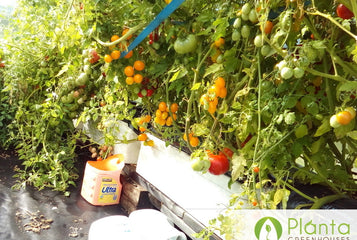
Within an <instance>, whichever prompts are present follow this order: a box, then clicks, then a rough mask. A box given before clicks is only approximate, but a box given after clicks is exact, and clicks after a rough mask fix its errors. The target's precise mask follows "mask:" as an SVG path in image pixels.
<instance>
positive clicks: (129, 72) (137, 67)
mask: <svg viewBox="0 0 357 240" xmlns="http://www.w3.org/2000/svg"><path fill="white" fill-rule="evenodd" d="M144 69H145V63H144V62H143V61H140V60H137V61H135V62H134V65H133V66H126V67H125V68H124V74H125V76H126V79H125V82H126V84H128V85H133V84H134V83H138V84H140V83H141V82H142V81H143V79H144V77H143V75H142V74H141V73H135V71H143V70H144Z"/></svg>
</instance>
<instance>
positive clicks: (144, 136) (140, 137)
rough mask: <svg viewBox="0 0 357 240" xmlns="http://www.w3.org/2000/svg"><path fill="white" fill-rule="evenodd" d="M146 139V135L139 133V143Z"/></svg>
mask: <svg viewBox="0 0 357 240" xmlns="http://www.w3.org/2000/svg"><path fill="white" fill-rule="evenodd" d="M147 139H148V136H147V135H146V133H140V134H139V135H138V140H139V141H146V140H147Z"/></svg>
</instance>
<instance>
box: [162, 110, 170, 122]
mask: <svg viewBox="0 0 357 240" xmlns="http://www.w3.org/2000/svg"><path fill="white" fill-rule="evenodd" d="M168 116H169V113H168V112H163V113H162V114H161V118H162V119H164V120H166V118H167V117H168Z"/></svg>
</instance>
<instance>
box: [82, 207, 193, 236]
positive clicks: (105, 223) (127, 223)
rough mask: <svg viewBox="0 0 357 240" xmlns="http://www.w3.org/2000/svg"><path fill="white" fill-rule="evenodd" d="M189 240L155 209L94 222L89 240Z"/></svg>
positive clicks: (137, 211)
mask: <svg viewBox="0 0 357 240" xmlns="http://www.w3.org/2000/svg"><path fill="white" fill-rule="evenodd" d="M103 239H113V240H114V239H120V240H187V238H186V235H185V234H184V233H182V232H180V231H179V230H177V229H176V228H175V227H174V226H173V225H172V224H171V223H170V221H169V220H168V218H167V217H166V215H165V214H163V213H162V212H160V211H157V210H154V209H141V210H136V211H133V212H132V213H131V214H130V215H129V217H126V216H119V215H114V216H110V217H104V218H101V219H99V220H97V221H95V222H93V223H92V224H91V226H90V229H89V236H88V240H103Z"/></svg>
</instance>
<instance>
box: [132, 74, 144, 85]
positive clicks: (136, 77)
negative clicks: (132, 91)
mask: <svg viewBox="0 0 357 240" xmlns="http://www.w3.org/2000/svg"><path fill="white" fill-rule="evenodd" d="M142 81H143V75H141V74H139V73H137V74H135V75H134V82H136V83H141V82H142Z"/></svg>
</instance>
